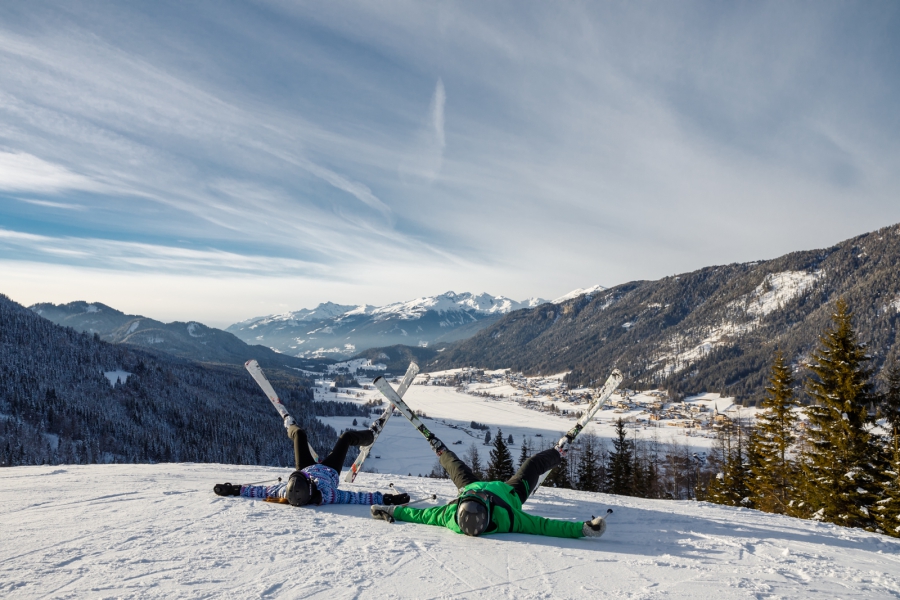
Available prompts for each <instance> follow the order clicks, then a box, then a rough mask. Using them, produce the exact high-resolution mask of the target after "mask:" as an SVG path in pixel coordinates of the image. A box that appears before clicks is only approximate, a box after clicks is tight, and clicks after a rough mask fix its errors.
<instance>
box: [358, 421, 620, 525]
mask: <svg viewBox="0 0 900 600" xmlns="http://www.w3.org/2000/svg"><path fill="white" fill-rule="evenodd" d="M435 442H436V443H435ZM431 443H432V447H434V448H435V450H436V451H437V452H438V456H439V458H440V462H441V466H442V467H444V469H446V471H447V473H448V474H449V475H450V479H452V480H453V483H454V484H456V487H457V488H458V489H459V490H460V493H459V496H458V497H457V498H456V500H454V501H453V502H450V503H449V504H446V505H444V506H435V507H433V508H425V509H418V508H412V507H410V506H383V505H374V506H372V508H371V512H372V516H373V517H375V518H376V519H383V520H385V521H388V522H391V523H393V522H394V521H395V520H397V521H407V522H409V523H422V524H424V525H438V526H441V527H446V528H447V529H449V530H451V531H455V532H456V533H464V534H466V535H471V536H478V535H488V534H493V533H530V534H534V535H547V536H552V537H563V538H580V537H600V536H601V535H603V532H604V531H606V521H605V519H604V518H603V517H594V518H592V519H591V520H590V521H585V522H572V521H559V520H556V519H547V518H544V517H536V516H534V515H530V514H528V513H526V512H524V511H523V510H522V503H523V502H525V501H526V500H527V499H528V496H529V495H530V494H531V492H532V491H534V489H535V488H536V487H537V483H538V479H539V478H540V476H541V474H542V473H545V472H547V471H549V470H550V469H553V468H554V467H556V466H557V465H559V463H560V461H561V460H562V455H561V454H560V452H559V450H557V449H556V448H550V449H549V450H544V451H542V452H538V453H537V454H535V455H534V456H532V457H531V458H529V459H528V460H526V461H525V462H524V463H523V464H522V466H520V467H519V470H518V471H517V472H516V474H515V475H513V476H512V478H510V479H509V480H508V481H506V482H503V481H479V480H478V478H477V477H475V475H474V474H473V473H472V469H470V468H469V466H468V465H466V464H465V463H464V462H463V461H462V460H460V459H459V457H458V456H456V454H455V453H454V452H452V451H451V450H449V449H447V447H446V446H444V445H443V444H442V443H441V442H440V440H437V438H434V440H432V441H431Z"/></svg>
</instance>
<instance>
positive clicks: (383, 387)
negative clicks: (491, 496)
mask: <svg viewBox="0 0 900 600" xmlns="http://www.w3.org/2000/svg"><path fill="white" fill-rule="evenodd" d="M413 366H415V363H411V364H410V368H412V367H413ZM416 370H417V371H418V367H416ZM622 379H623V377H622V372H621V371H619V370H618V369H613V372H612V374H611V375H610V376H609V378H608V379H607V380H606V383H604V384H603V387H602V388H600V390H599V391H598V392H596V393H595V394H594V397H593V399H592V400H591V403H590V405H588V407H587V410H585V411H584V413H583V414H582V415H581V418H580V419H578V422H577V423H575V426H574V427H572V429H570V430H569V431H568V432H566V434H565V435H564V436H563V437H561V438H560V439H559V441H558V442H557V443H556V449H557V450H558V451H559V453H560V454H562V455H565V453H566V452H568V449H569V446H570V445H571V444H572V442H574V441H575V438H577V437H578V434H579V433H581V430H582V429H584V427H585V425H587V424H588V422H590V420H591V419H592V418H594V415H596V414H597V411H599V410H600V408H601V407H602V406H603V405H604V404H605V403H606V401H607V400H608V399H609V397H610V396H611V395H612V393H613V392H614V391H616V388H618V387H619V385H620V384H621V383H622ZM374 385H375V387H376V388H378V391H379V392H381V393H382V394H384V397H385V398H387V399H388V400H389V401H390V402H391V404H393V405H394V406H396V407H397V410H399V411H400V412H401V413H402V414H403V416H404V417H406V418H407V419H408V420H409V422H410V423H412V425H413V427H415V428H416V429H417V430H418V431H419V433H421V434H422V436H423V437H424V438H425V439H426V440H428V443H429V444H430V445H431V448H432V450H434V453H435V454H437V455H438V456H440V455H441V454H443V453H444V452H446V451H447V447H446V446H445V445H444V443H443V442H442V441H441V440H439V439H438V438H437V436H435V435H434V434H433V433H432V432H431V431H429V430H428V428H427V427H425V424H424V423H422V421H421V420H420V419H419V417H417V416H416V414H415V413H414V412H413V411H412V410H410V408H409V405H407V404H406V402H405V401H404V400H403V398H402V397H401V395H400V394H398V393H397V392H396V391H395V390H394V388H392V387H391V385H390V384H389V383H388V382H387V381H386V380H385V379H384V377H378V378H376V379H375V381H374ZM404 391H405V390H404ZM549 474H550V472H549V471H547V472H546V473H542V474H541V476H540V478H539V479H538V483H537V485H536V486H535V488H534V489H535V490H537V488H539V487H540V486H541V484H542V483H544V480H545V479H546V478H547V476H548V475H549ZM532 493H534V491H532Z"/></svg>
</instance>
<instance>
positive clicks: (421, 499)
mask: <svg viewBox="0 0 900 600" xmlns="http://www.w3.org/2000/svg"><path fill="white" fill-rule="evenodd" d="M429 500H437V494H432V495H430V496H426V497H425V498H419V499H418V500H413V501H412V502H407V503H406V504H404V505H403V506H412V505H413V504H421V503H422V502H427V501H429Z"/></svg>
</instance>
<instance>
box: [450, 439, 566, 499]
mask: <svg viewBox="0 0 900 600" xmlns="http://www.w3.org/2000/svg"><path fill="white" fill-rule="evenodd" d="M561 460H562V458H561V457H560V456H559V452H557V451H556V448H549V449H547V450H544V451H542V452H538V453H537V454H535V455H534V456H532V457H531V458H529V459H528V460H526V461H525V462H524V463H522V466H521V467H519V470H518V471H516V474H515V475H513V476H512V477H511V478H509V479H508V480H507V481H506V485H509V486H512V488H513V490H515V492H516V494H517V495H518V496H519V500H521V501H522V502H523V503H524V502H525V501H526V500H528V496H530V495H531V492H533V491H534V488H535V486H537V482H538V479H539V478H540V476H541V474H542V473H545V472H547V471H549V470H550V469H552V468H554V467H556V466H557V465H559V463H560V461H561ZM441 466H442V467H444V469H446V471H447V473H448V474H449V475H450V479H451V480H453V483H454V485H456V487H457V488H458V489H463V488H464V487H466V486H467V485H469V484H470V483H475V482H476V481H478V478H476V477H475V474H474V473H472V469H470V468H469V466H468V465H467V464H466V463H464V462H463V461H462V460H460V458H459V457H458V456H456V454H455V453H453V451H451V450H447V451H446V452H444V453H443V454H441Z"/></svg>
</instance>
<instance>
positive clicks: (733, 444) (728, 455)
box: [706, 422, 750, 506]
mask: <svg viewBox="0 0 900 600" xmlns="http://www.w3.org/2000/svg"><path fill="white" fill-rule="evenodd" d="M719 439H720V440H721V444H722V450H721V458H720V461H721V462H720V469H721V470H720V471H719V473H718V474H717V475H716V477H715V478H713V479H712V481H711V482H710V484H709V489H708V490H707V493H706V500H707V501H708V502H714V503H716V504H725V505H727V506H746V505H748V504H749V497H750V489H749V488H748V486H747V480H748V479H749V469H748V468H747V460H746V459H747V455H746V444H745V441H744V432H743V426H742V425H741V423H740V422H738V423H736V424H735V425H734V426H733V427H730V428H727V429H725V430H723V431H722V432H721V433H720V437H719Z"/></svg>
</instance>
